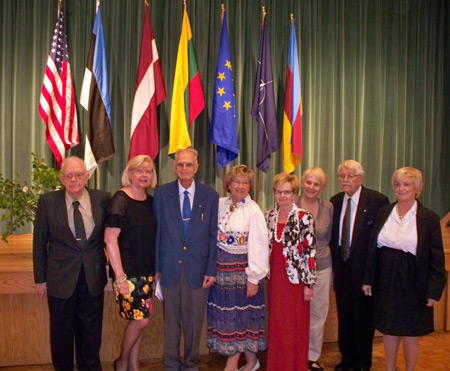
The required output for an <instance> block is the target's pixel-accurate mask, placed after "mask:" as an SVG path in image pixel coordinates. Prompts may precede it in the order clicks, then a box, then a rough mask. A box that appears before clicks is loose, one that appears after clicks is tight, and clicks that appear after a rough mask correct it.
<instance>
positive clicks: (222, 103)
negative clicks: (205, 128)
mask: <svg viewBox="0 0 450 371" xmlns="http://www.w3.org/2000/svg"><path fill="white" fill-rule="evenodd" d="M236 124H237V112H236V99H235V94H234V84H233V73H232V65H231V54H230V43H229V41H228V28H227V17H226V13H225V11H224V13H223V25H222V35H221V37H220V47H219V57H218V58H217V66H216V74H215V75H214V97H213V105H212V118H211V127H210V129H209V140H210V141H211V142H212V143H214V144H215V145H216V146H217V163H218V164H219V166H220V167H221V168H224V167H225V166H227V165H228V164H229V163H230V162H231V161H233V160H234V159H235V158H236V157H237V155H238V153H239V148H238V142H237V133H236Z"/></svg>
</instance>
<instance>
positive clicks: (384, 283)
mask: <svg viewBox="0 0 450 371" xmlns="http://www.w3.org/2000/svg"><path fill="white" fill-rule="evenodd" d="M392 185H393V186H394V191H395V194H396V196H397V202H396V203H394V204H391V205H387V206H384V207H382V208H381V209H380V210H379V212H378V215H377V219H376V221H375V225H374V228H373V231H372V243H371V245H370V246H371V248H370V251H369V254H368V260H367V264H366V272H365V277H364V285H363V287H362V289H363V291H364V293H365V294H366V295H372V294H373V296H374V325H375V328H376V329H377V330H379V331H380V332H382V333H383V343H384V349H385V353H386V370H387V371H393V370H395V368H396V366H395V364H396V361H397V353H398V348H399V345H400V340H401V339H402V340H403V348H404V355H405V364H406V371H412V370H414V368H415V365H416V362H417V358H418V356H419V338H418V336H423V335H427V334H429V333H430V332H432V331H433V330H434V327H433V307H434V306H435V305H436V304H437V302H438V301H439V299H440V297H441V295H442V291H443V289H444V287H445V281H446V279H445V258H444V251H443V246H442V235H441V226H440V222H439V217H438V216H437V215H436V214H435V213H433V212H432V211H431V210H429V209H427V208H425V207H424V206H423V205H422V204H421V203H420V202H418V201H417V198H418V197H419V196H420V193H421V192H422V187H423V181H422V173H421V172H420V171H419V170H417V169H414V168H410V167H404V168H401V169H398V170H397V171H396V172H395V173H394V175H393V177H392Z"/></svg>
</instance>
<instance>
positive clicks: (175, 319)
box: [153, 148, 219, 371]
mask: <svg viewBox="0 0 450 371" xmlns="http://www.w3.org/2000/svg"><path fill="white" fill-rule="evenodd" d="M197 158H198V152H197V151H196V150H195V149H193V148H187V149H183V150H179V151H177V152H176V153H175V163H174V170H175V173H176V174H177V177H178V180H176V181H174V182H172V183H168V184H165V185H163V186H160V187H158V188H156V190H155V198H154V202H153V205H154V213H155V216H156V219H157V221H158V228H157V235H156V272H157V273H156V276H155V279H156V280H160V283H161V288H162V293H163V297H164V365H165V367H166V370H177V371H178V370H181V369H182V370H198V366H197V364H198V358H199V347H200V337H201V330H202V326H203V321H204V316H205V308H206V300H207V298H208V291H209V290H208V289H209V287H210V286H211V285H212V284H213V283H214V282H215V281H216V277H215V276H216V261H217V213H218V202H219V196H218V194H217V192H216V191H214V190H213V189H212V188H210V187H208V186H207V185H204V184H202V183H199V182H197V181H195V180H194V175H195V174H196V173H197V171H198V161H197ZM186 207H187V208H188V209H189V210H185V208H186ZM181 328H183V334H184V362H182V361H181V359H180V355H179V353H180V349H179V348H180V336H181Z"/></svg>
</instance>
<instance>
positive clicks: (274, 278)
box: [267, 224, 309, 371]
mask: <svg viewBox="0 0 450 371" xmlns="http://www.w3.org/2000/svg"><path fill="white" fill-rule="evenodd" d="M283 228H284V224H278V226H277V231H278V234H279V236H277V237H278V238H280V237H281V232H282V231H283ZM304 287H305V285H304V284H303V283H300V284H297V285H296V284H292V283H291V282H289V279H288V277H287V273H286V261H285V258H284V256H283V251H282V244H281V243H279V242H276V241H275V240H274V241H273V249H272V254H271V257H270V279H269V287H268V299H269V334H268V340H269V341H268V351H267V371H281V370H283V371H307V370H308V346H309V301H304V300H303V290H304Z"/></svg>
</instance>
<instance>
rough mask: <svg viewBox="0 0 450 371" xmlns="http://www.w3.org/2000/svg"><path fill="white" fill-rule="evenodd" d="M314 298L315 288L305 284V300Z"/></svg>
mask: <svg viewBox="0 0 450 371" xmlns="http://www.w3.org/2000/svg"><path fill="white" fill-rule="evenodd" d="M313 299H314V290H313V289H310V288H309V287H307V286H305V290H303V300H305V301H311V300H313Z"/></svg>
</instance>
